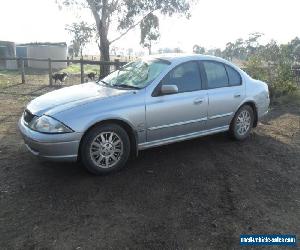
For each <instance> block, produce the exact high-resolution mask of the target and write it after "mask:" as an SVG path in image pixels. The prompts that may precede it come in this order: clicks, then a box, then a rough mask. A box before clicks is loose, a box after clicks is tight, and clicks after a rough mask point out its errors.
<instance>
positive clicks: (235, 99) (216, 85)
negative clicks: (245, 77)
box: [201, 61, 245, 129]
mask: <svg viewBox="0 0 300 250" xmlns="http://www.w3.org/2000/svg"><path fill="white" fill-rule="evenodd" d="M201 65H202V67H201V68H202V70H203V71H204V72H205V83H206V87H207V89H208V102H209V105H208V120H207V129H215V128H220V127H224V126H229V125H230V122H231V119H232V117H233V116H234V113H235V111H236V110H237V108H238V107H239V105H240V104H241V102H242V100H243V99H244V97H245V88H244V86H243V83H242V78H241V75H240V74H239V73H238V72H237V71H236V70H235V69H234V68H232V67H231V66H229V65H227V64H223V63H221V62H217V61H202V62H201Z"/></svg>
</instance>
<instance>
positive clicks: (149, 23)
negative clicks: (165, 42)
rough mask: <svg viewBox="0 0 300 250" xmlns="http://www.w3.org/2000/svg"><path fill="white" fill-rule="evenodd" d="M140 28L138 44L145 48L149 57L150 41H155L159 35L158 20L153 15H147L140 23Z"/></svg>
mask: <svg viewBox="0 0 300 250" xmlns="http://www.w3.org/2000/svg"><path fill="white" fill-rule="evenodd" d="M140 28H141V41H140V44H141V45H142V46H143V47H144V48H147V49H148V51H149V55H151V48H152V41H156V40H157V39H158V38H159V36H160V34H159V20H158V17H157V16H155V15H154V14H153V13H150V14H149V15H147V17H146V18H144V20H143V21H142V22H141V23H140Z"/></svg>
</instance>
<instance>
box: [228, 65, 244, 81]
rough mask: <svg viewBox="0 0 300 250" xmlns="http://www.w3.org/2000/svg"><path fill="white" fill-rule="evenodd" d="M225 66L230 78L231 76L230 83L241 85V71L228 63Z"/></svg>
mask: <svg viewBox="0 0 300 250" xmlns="http://www.w3.org/2000/svg"><path fill="white" fill-rule="evenodd" d="M225 68H226V71H227V74H228V78H229V85H230V86H237V85H241V84H242V78H241V75H240V73H239V72H237V71H236V70H235V69H233V68H232V67H230V66H228V65H226V66H225Z"/></svg>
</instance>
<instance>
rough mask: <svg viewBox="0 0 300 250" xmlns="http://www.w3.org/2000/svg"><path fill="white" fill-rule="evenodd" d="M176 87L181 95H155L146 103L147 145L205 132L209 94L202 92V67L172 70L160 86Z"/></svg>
mask: <svg viewBox="0 0 300 250" xmlns="http://www.w3.org/2000/svg"><path fill="white" fill-rule="evenodd" d="M161 85H176V86H177V87H178V93H175V94H169V95H161V94H156V93H155V92H156V91H154V93H153V94H152V95H151V96H148V97H147V99H146V121H147V141H148V142H151V141H157V140H162V139H167V138H172V137H177V136H182V135H187V134H190V133H194V132H199V131H201V130H204V129H205V123H206V120H207V106H208V98H207V90H205V89H203V88H202V79H201V76H200V68H199V64H198V62H196V61H190V62H185V63H182V64H180V65H178V66H177V67H175V68H174V69H172V70H171V71H170V72H169V73H168V74H167V75H166V76H165V77H164V79H163V80H162V81H161V82H160V83H159V84H158V86H157V88H156V89H159V88H160V87H161Z"/></svg>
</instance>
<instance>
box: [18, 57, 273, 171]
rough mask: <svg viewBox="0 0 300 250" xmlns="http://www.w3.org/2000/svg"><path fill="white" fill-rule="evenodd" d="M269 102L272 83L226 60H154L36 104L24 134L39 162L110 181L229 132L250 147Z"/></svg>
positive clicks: (24, 123)
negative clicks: (147, 157) (153, 158)
mask: <svg viewBox="0 0 300 250" xmlns="http://www.w3.org/2000/svg"><path fill="white" fill-rule="evenodd" d="M269 103H270V99H269V90H268V85H267V84H266V83H264V82H262V81H259V80H255V79H252V78H251V77H250V76H249V75H247V73H245V72H244V71H243V70H241V69H240V68H238V67H237V66H235V65H233V64H232V63H230V62H228V61H226V60H224V59H221V58H218V57H214V56H206V55H196V54H194V55H186V54H179V55H173V54H166V55H156V56H155V55H154V56H149V57H145V58H141V59H139V60H137V61H134V62H130V63H128V64H126V65H125V66H123V67H122V68H120V69H119V70H116V71H114V72H113V73H111V74H110V75H108V76H106V77H104V78H103V79H101V80H99V81H97V82H89V83H85V84H79V85H74V86H71V87H65V88H62V89H58V90H55V91H52V92H49V93H47V94H45V95H42V96H40V97H37V98H36V99H34V100H32V101H31V102H30V103H29V104H28V105H27V107H26V109H25V111H24V113H23V115H22V117H21V118H20V120H19V129H20V131H21V134H22V136H23V138H24V141H25V145H26V146H27V148H28V150H29V151H30V152H31V153H33V154H34V155H36V156H39V157H41V158H44V159H49V160H60V161H63V160H67V161H78V160H80V161H81V162H82V163H83V165H84V166H85V167H86V168H87V170H88V171H90V172H91V173H93V174H106V173H109V172H112V171H115V170H118V169H120V168H122V167H123V166H124V165H125V163H126V162H127V160H128V159H129V157H130V156H137V155H138V152H139V151H140V150H144V149H148V148H151V147H156V146H161V145H165V144H169V143H173V142H179V141H183V140H187V139H192V138H196V137H201V136H205V135H210V134H215V133H219V132H224V131H229V133H230V134H231V135H232V137H233V138H235V139H236V140H245V139H246V138H247V137H248V136H249V134H250V132H251V129H252V128H253V127H256V126H257V124H258V121H259V120H260V119H261V117H263V116H264V115H265V114H266V113H267V112H268V107H269Z"/></svg>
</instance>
